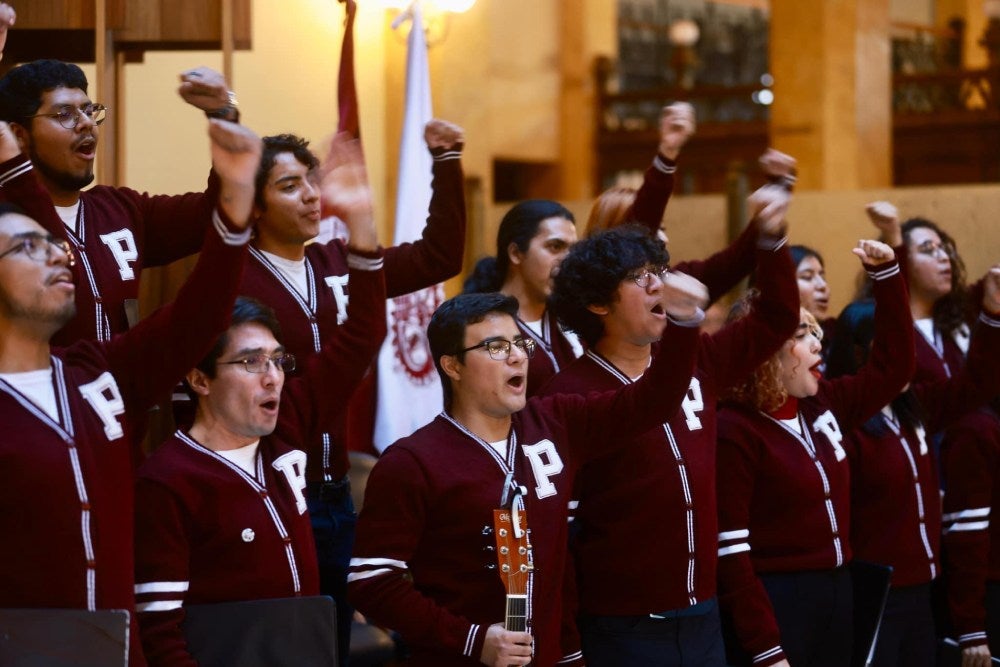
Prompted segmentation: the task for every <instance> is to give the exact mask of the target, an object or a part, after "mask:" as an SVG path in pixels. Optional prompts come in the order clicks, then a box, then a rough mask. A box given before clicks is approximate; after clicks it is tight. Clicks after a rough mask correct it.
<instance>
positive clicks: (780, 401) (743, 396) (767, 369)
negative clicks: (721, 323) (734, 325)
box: [724, 290, 822, 412]
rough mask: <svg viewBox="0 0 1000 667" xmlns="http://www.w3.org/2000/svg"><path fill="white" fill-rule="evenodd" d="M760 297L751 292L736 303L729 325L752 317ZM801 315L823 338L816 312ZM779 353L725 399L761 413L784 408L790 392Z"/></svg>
mask: <svg viewBox="0 0 1000 667" xmlns="http://www.w3.org/2000/svg"><path fill="white" fill-rule="evenodd" d="M757 294H758V292H757V291H756V290H750V292H748V293H747V294H746V296H744V297H743V298H742V299H740V300H739V301H737V302H736V303H735V304H733V307H732V309H730V311H729V317H727V318H726V323H727V324H728V323H729V322H735V321H736V320H741V319H743V318H744V317H746V316H747V315H749V314H750V312H751V310H752V309H753V307H754V304H755V303H756V299H757ZM799 313H800V315H799V317H801V318H802V319H803V320H804V321H805V322H806V323H808V325H809V327H810V328H811V329H812V330H813V331H814V332H819V333H818V335H819V336H820V337H822V329H820V326H819V324H818V323H817V322H816V318H815V317H813V316H812V313H810V312H809V311H808V310H806V309H805V308H800V309H799ZM793 341H794V338H791V339H789V340H787V341H786V342H785V343H784V345H789V344H791V343H792V342H793ZM782 349H784V348H782ZM779 354H780V351H779V352H777V353H775V354H774V355H772V356H771V358H770V359H768V360H767V361H765V362H764V363H762V364H761V365H760V366H758V367H757V368H755V369H754V371H753V372H752V373H750V375H748V376H747V377H746V378H744V379H743V381H742V382H739V383H737V384H735V385H733V386H732V387H730V388H729V389H728V390H727V391H726V392H725V395H724V398H726V399H728V400H731V401H736V402H737V403H743V404H745V405H750V406H752V407H754V408H756V409H757V410H760V411H761V412H774V411H775V410H777V409H778V408H780V407H781V406H782V405H784V403H785V401H787V400H788V392H787V391H786V390H785V386H784V384H782V382H781V361H780V359H779V356H778V355H779Z"/></svg>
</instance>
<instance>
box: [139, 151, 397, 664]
mask: <svg viewBox="0 0 1000 667" xmlns="http://www.w3.org/2000/svg"><path fill="white" fill-rule="evenodd" d="M328 183H329V184H330V185H331V187H332V191H331V196H330V197H329V198H328V200H327V203H328V204H329V205H330V206H331V207H332V208H333V211H334V213H335V214H336V215H337V216H338V217H339V218H340V219H341V220H344V221H345V222H346V223H347V225H348V228H349V229H350V232H351V240H350V243H349V245H348V246H347V258H346V263H347V266H348V269H349V274H348V275H349V277H350V284H351V300H350V303H349V305H348V306H347V312H346V314H347V315H348V317H347V319H346V321H345V322H344V324H343V325H342V326H338V327H335V328H333V329H331V330H330V331H329V332H327V333H326V335H325V339H324V345H323V348H322V350H321V351H320V352H319V353H313V354H309V355H308V356H306V357H304V358H303V359H302V369H301V372H299V373H297V374H296V375H295V376H294V377H286V374H287V373H288V372H290V371H293V370H295V369H296V359H295V357H294V356H293V355H292V354H290V353H288V352H287V350H286V348H285V346H284V345H283V344H282V343H281V340H282V335H281V333H280V331H279V328H278V321H277V318H276V317H275V314H274V311H272V310H271V309H270V308H268V307H267V306H265V305H263V304H261V303H260V302H258V301H255V300H253V299H249V298H245V297H241V299H240V300H239V301H238V302H237V304H236V307H235V308H234V309H233V317H232V324H231V326H230V328H229V330H228V331H226V332H225V333H224V334H223V335H221V336H220V337H219V338H218V340H217V341H216V343H215V346H214V347H213V348H212V350H211V351H210V352H209V354H207V355H206V356H205V357H204V358H203V359H202V360H201V361H200V362H199V363H198V364H197V366H195V367H194V368H193V369H192V370H191V371H190V372H189V373H188V374H187V383H188V386H189V388H190V392H191V393H192V395H193V397H194V399H195V400H196V401H197V412H196V415H195V418H194V423H193V424H192V425H191V427H190V428H189V429H187V430H178V431H177V432H175V433H174V434H173V436H172V437H170V438H169V439H168V440H167V441H166V442H165V443H163V445H161V446H160V447H159V448H157V450H156V451H155V452H154V453H153V454H152V455H151V456H150V457H149V458H148V459H147V460H146V461H145V462H144V463H143V464H142V466H140V468H139V471H138V483H137V486H136V508H137V509H136V515H137V516H136V537H137V541H136V544H137V546H136V550H137V553H136V563H137V568H136V572H137V575H136V579H137V584H136V589H135V590H136V601H137V605H136V606H137V609H138V612H139V624H140V628H141V632H142V641H143V647H144V649H145V651H146V656H147V658H148V660H149V662H150V664H151V665H170V666H171V667H175V666H177V665H191V666H194V665H196V664H197V663H196V661H195V659H194V658H193V657H192V656H191V654H190V652H189V650H188V646H187V643H186V641H185V638H184V634H183V632H182V626H181V624H182V622H183V620H184V617H185V605H190V604H206V603H215V602H231V601H243V600H259V599H269V598H290V597H299V596H311V595H318V594H319V593H320V590H319V571H318V566H317V560H316V547H315V544H314V540H313V532H312V528H311V526H310V521H309V514H308V512H307V505H306V461H307V454H308V456H309V457H318V456H321V455H322V452H321V443H322V438H321V435H322V434H323V433H326V432H329V431H331V430H333V427H334V426H335V425H336V424H337V423H338V422H339V421H340V420H341V419H342V418H343V411H344V410H345V408H346V405H347V402H348V399H349V398H350V396H351V394H352V393H353V392H354V390H355V388H356V387H357V385H358V383H359V382H360V381H361V378H362V377H363V375H364V373H365V371H366V370H367V368H368V366H369V365H370V363H371V361H372V359H373V358H374V356H375V354H376V353H377V352H378V349H379V347H380V346H381V343H382V339H383V338H384V337H385V333H386V319H385V282H384V279H383V274H382V252H381V250H380V249H379V248H378V242H377V237H376V232H375V226H374V220H373V217H372V209H371V192H370V190H369V188H368V183H367V180H366V179H365V177H364V170H363V166H362V165H359V164H357V163H355V162H352V161H347V162H346V163H345V164H342V165H339V166H338V167H337V168H336V169H334V170H333V171H331V172H330V174H329V175H328ZM289 664H291V663H289ZM302 664H307V663H305V662H303V663H302Z"/></svg>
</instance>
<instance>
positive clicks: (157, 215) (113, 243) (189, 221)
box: [0, 155, 219, 345]
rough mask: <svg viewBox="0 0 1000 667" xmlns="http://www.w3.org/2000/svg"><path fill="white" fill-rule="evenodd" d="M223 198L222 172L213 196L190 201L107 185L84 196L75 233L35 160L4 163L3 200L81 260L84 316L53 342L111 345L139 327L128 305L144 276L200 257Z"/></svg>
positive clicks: (210, 190)
mask: <svg viewBox="0 0 1000 667" xmlns="http://www.w3.org/2000/svg"><path fill="white" fill-rule="evenodd" d="M218 192H219V180H218V178H217V177H216V176H215V174H214V172H213V173H212V174H210V175H209V178H208V186H207V187H206V189H205V192H201V193H188V194H185V195H176V196H170V195H149V194H146V193H139V192H136V191H135V190H131V189H129V188H112V187H107V186H101V185H99V186H97V187H95V188H91V189H90V190H86V191H84V192H81V193H80V210H79V212H78V213H77V219H76V220H77V231H76V233H74V232H72V231H70V230H69V229H68V228H67V227H66V225H64V224H63V222H62V220H61V219H60V218H59V216H58V215H57V214H56V211H55V208H53V206H52V200H51V198H50V197H49V194H48V192H46V190H45V189H44V188H43V187H42V185H41V183H39V182H38V179H37V178H36V177H35V174H34V171H33V167H32V164H31V162H30V161H29V160H28V158H27V156H25V155H19V156H18V157H16V158H13V159H11V160H8V161H7V162H4V163H3V164H0V199H3V200H4V201H9V202H11V203H14V204H17V205H18V206H20V207H21V208H23V209H24V210H25V211H27V213H28V215H30V216H31V217H32V218H34V219H35V220H37V221H38V223H39V224H40V225H42V226H43V227H45V228H46V230H48V232H49V233H50V234H53V235H55V236H58V237H59V238H65V239H67V240H68V241H69V242H70V244H71V245H72V246H73V252H74V254H75V255H76V257H77V261H76V266H75V267H73V278H74V281H75V282H76V317H74V318H73V319H72V320H71V321H70V323H69V324H67V325H66V326H65V327H63V328H62V329H61V330H60V331H59V333H57V334H56V335H55V337H53V339H52V342H53V344H54V345H69V344H70V343H73V342H74V341H77V340H97V341H106V340H109V339H110V338H111V336H112V335H114V334H116V333H121V332H123V331H126V330H127V329H128V328H129V326H130V324H134V322H132V323H130V322H129V320H128V316H127V313H126V303H127V302H133V304H134V303H135V301H136V299H138V297H139V276H140V274H141V273H142V269H143V268H144V267H147V266H163V265H165V264H169V263H170V262H173V261H174V260H177V259H180V258H182V257H187V256H188V255H192V254H194V253H196V252H198V250H199V248H200V246H201V240H202V238H203V237H204V236H205V229H206V228H207V227H208V226H209V222H210V220H211V215H212V209H213V207H214V206H215V201H216V198H217V197H218Z"/></svg>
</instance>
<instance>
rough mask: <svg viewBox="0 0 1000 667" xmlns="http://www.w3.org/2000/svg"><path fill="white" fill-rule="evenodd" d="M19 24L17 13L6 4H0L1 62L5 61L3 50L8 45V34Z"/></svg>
mask: <svg viewBox="0 0 1000 667" xmlns="http://www.w3.org/2000/svg"><path fill="white" fill-rule="evenodd" d="M16 22H17V13H16V12H15V11H14V8H13V7H11V6H10V5H8V4H7V3H6V2H0V60H3V49H4V47H5V46H6V45H7V32H8V31H9V30H10V29H11V28H13V27H14V23H16Z"/></svg>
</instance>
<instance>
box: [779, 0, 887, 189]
mask: <svg viewBox="0 0 1000 667" xmlns="http://www.w3.org/2000/svg"><path fill="white" fill-rule="evenodd" d="M770 55H771V71H772V74H773V76H774V96H775V99H774V105H773V106H772V114H771V143H772V145H773V146H775V147H776V148H777V149H778V150H781V151H784V152H786V153H789V154H791V155H794V156H795V157H796V159H798V161H799V186H800V187H802V188H805V189H855V188H876V187H887V186H889V185H891V183H892V116H891V102H892V78H891V62H890V54H889V0H827V1H826V2H821V3H812V2H801V0H772V2H771V54H770Z"/></svg>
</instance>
